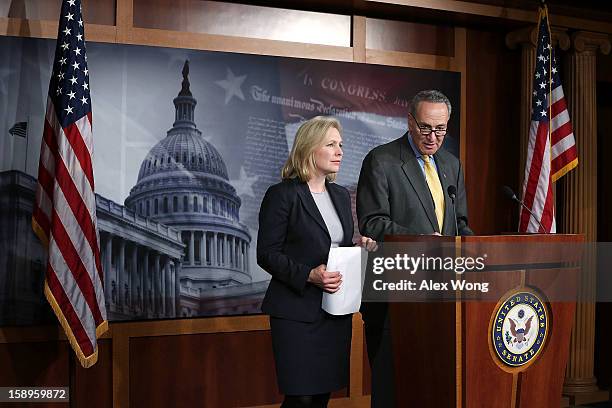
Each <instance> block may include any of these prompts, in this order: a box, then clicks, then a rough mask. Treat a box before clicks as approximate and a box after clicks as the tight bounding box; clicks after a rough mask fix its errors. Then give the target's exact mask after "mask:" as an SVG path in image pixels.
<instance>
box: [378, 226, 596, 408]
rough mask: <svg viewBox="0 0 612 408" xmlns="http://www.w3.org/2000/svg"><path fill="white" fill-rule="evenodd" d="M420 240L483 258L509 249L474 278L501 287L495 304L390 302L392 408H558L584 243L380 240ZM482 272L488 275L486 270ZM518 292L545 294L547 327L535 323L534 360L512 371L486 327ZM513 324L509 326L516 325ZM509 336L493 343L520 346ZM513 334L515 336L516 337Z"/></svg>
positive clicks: (535, 238)
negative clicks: (539, 337) (539, 340)
mask: <svg viewBox="0 0 612 408" xmlns="http://www.w3.org/2000/svg"><path fill="white" fill-rule="evenodd" d="M423 240H425V241H429V242H432V243H435V242H440V243H445V245H450V246H451V248H455V251H456V254H457V255H459V254H465V250H466V249H467V248H469V250H470V251H472V252H474V251H475V248H477V251H476V252H478V253H486V252H487V250H493V251H495V250H498V251H499V248H500V247H506V245H507V248H510V249H512V248H516V250H514V251H513V250H509V251H502V252H504V253H503V254H499V253H498V254H497V256H495V257H494V258H495V259H491V262H492V263H493V264H491V263H487V266H486V269H485V270H484V271H482V272H480V273H481V274H483V275H480V276H479V279H481V280H482V279H483V277H486V279H487V280H488V281H490V282H491V285H492V286H493V285H495V286H496V287H497V288H502V287H503V288H507V289H508V292H507V293H506V294H504V295H503V296H501V297H500V298H499V301H495V300H494V299H490V298H487V299H486V300H485V301H474V300H465V299H464V297H463V296H462V294H461V293H459V292H455V294H454V296H455V297H456V300H455V301H452V300H451V301H435V302H433V301H428V302H403V303H402V302H390V303H389V315H390V316H389V317H390V324H391V335H392V348H393V353H394V368H395V383H396V384H395V389H396V401H397V407H423V408H429V407H432V408H446V407H448V408H450V407H456V408H475V407H483V408H496V407H499V408H532V407H533V408H558V407H559V406H560V402H561V392H562V386H563V381H564V378H565V366H566V364H567V358H568V353H569V343H570V335H571V330H572V325H573V321H574V312H575V301H574V300H573V299H575V295H576V287H577V284H578V282H579V281H578V277H579V273H580V257H581V252H582V245H580V244H581V243H582V242H583V241H584V237H583V236H582V235H561V234H554V235H552V234H551V235H539V234H534V235H503V236H466V237H431V236H395V237H387V238H386V239H385V243H388V242H394V243H400V242H403V243H411V242H412V243H415V242H420V243H422V242H423ZM548 244H550V245H548ZM493 247H495V248H493ZM496 248H497V249H496ZM488 269H492V270H494V272H487V270H488ZM500 272H503V273H500ZM465 275H466V276H468V274H467V273H466V274H465ZM560 277H561V278H562V279H559V278H560ZM560 285H561V286H562V287H560ZM521 288H528V289H534V290H536V291H538V292H539V293H540V294H541V295H543V296H544V301H543V303H544V304H545V305H547V310H548V312H547V320H546V327H544V323H542V327H541V328H537V329H538V330H541V331H542V333H543V332H544V330H546V331H547V333H546V339H545V342H544V343H543V344H542V345H540V346H539V350H538V353H537V355H536V356H535V357H532V358H531V360H530V361H529V362H528V363H527V364H524V365H522V366H511V365H507V364H505V363H504V362H502V360H501V357H498V355H496V351H495V346H494V345H493V344H494V343H495V340H494V339H495V333H493V332H492V329H495V327H494V326H495V324H497V323H498V322H500V323H499V324H500V325H501V322H502V320H498V321H494V319H495V318H496V316H495V313H496V310H499V309H500V305H501V306H504V307H505V308H506V309H505V310H510V309H509V307H510V305H511V303H507V304H504V303H503V302H504V299H502V298H503V297H504V296H506V298H507V296H510V295H511V294H512V293H514V292H516V291H520V289H521ZM557 290H561V291H563V292H564V295H563V296H561V297H559V296H557V294H554V295H552V297H551V296H550V295H551V293H549V292H550V291H557ZM513 291H514V292H513ZM548 299H551V301H548ZM527 309H528V308H527ZM512 310H514V309H512ZM518 310H519V311H518V312H514V313H519V316H520V313H521V310H520V309H518ZM529 310H531V309H528V311H529ZM522 313H523V315H524V314H525V312H524V311H523V312H522ZM509 317H510V314H509V315H508V318H509ZM497 318H500V319H501V317H500V316H497ZM537 318H538V316H536V321H538V320H537ZM516 320H518V319H515V320H512V321H513V322H514V323H515V324H516ZM504 324H506V323H504ZM518 324H519V325H520V323H518ZM504 327H506V326H504ZM523 327H524V329H523V332H526V331H529V330H531V331H530V333H531V334H530V335H534V333H536V332H535V331H534V330H536V328H534V327H532V328H529V327H528V326H525V324H523ZM499 328H501V326H499ZM525 329H527V330H525ZM510 330H512V332H513V333H515V332H516V331H517V330H518V329H516V325H514V326H512V327H511V329H510ZM510 330H506V329H504V330H503V332H504V333H505V335H504V333H502V332H501V331H500V335H499V336H498V337H497V340H498V341H499V342H498V343H497V344H499V345H501V342H505V341H507V342H508V344H511V345H512V347H519V346H517V345H516V344H517V341H520V340H521V339H522V338H519V337H515V336H511V335H510V334H509V333H508V332H509V331H510ZM518 331H519V333H516V335H517V336H519V334H521V333H520V330H518ZM542 333H539V335H542ZM513 342H514V343H513ZM524 344H527V343H524ZM534 344H535V343H534Z"/></svg>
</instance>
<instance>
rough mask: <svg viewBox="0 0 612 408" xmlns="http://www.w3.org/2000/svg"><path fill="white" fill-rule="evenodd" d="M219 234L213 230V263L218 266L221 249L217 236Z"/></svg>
mask: <svg viewBox="0 0 612 408" xmlns="http://www.w3.org/2000/svg"><path fill="white" fill-rule="evenodd" d="M218 235H219V234H218V233H217V232H213V245H212V246H213V253H212V254H213V256H212V259H211V261H212V264H213V265H214V266H218V265H219V249H218V243H217V239H218V238H217V236H218Z"/></svg>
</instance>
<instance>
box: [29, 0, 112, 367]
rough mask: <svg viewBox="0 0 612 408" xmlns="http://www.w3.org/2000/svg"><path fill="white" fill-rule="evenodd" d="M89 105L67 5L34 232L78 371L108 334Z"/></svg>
mask: <svg viewBox="0 0 612 408" xmlns="http://www.w3.org/2000/svg"><path fill="white" fill-rule="evenodd" d="M91 129H92V128H91V99H90V95H89V72H88V70H87V56H86V55H85V38H84V27H83V18H82V11H81V1H80V0H64V1H62V8H61V14H60V20H59V30H58V36H57V45H56V48H55V61H54V64H53V72H52V74H51V81H50V83H49V94H48V98H47V112H46V115H45V126H44V131H43V138H42V143H41V149H40V160H39V164H38V188H37V191H36V202H35V205H34V212H33V214H32V227H33V228H34V232H36V234H37V235H38V237H39V238H40V239H41V241H42V242H43V243H44V244H45V245H46V246H47V248H48V252H49V257H48V261H47V269H46V274H45V296H46V297H47V300H48V301H49V303H50V304H51V307H52V308H53V311H54V312H55V314H56V316H57V318H58V320H59V322H60V323H61V325H62V327H63V328H64V331H65V333H66V336H67V337H68V340H69V341H70V344H71V345H72V348H73V349H74V351H75V353H76V355H77V358H78V359H79V361H80V362H81V365H82V366H83V367H90V366H92V365H93V364H95V363H96V361H97V359H98V347H97V338H98V337H99V336H100V335H102V334H103V333H104V332H105V331H106V330H107V328H108V323H107V321H106V307H105V304H104V290H103V283H102V279H103V278H102V267H101V266H100V246H99V236H98V230H97V221H96V199H95V195H94V177H93V166H92V149H93V138H92V131H91Z"/></svg>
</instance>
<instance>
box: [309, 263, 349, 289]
mask: <svg viewBox="0 0 612 408" xmlns="http://www.w3.org/2000/svg"><path fill="white" fill-rule="evenodd" d="M308 282H310V283H312V284H313V285H317V286H318V287H320V288H321V289H323V290H324V291H326V292H329V293H334V292H336V291H337V290H338V289H339V288H340V284H341V283H342V275H340V272H329V271H328V270H327V267H326V266H325V265H319V266H317V267H316V268H314V269H311V270H310V274H309V275H308Z"/></svg>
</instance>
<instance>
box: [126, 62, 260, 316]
mask: <svg viewBox="0 0 612 408" xmlns="http://www.w3.org/2000/svg"><path fill="white" fill-rule="evenodd" d="M188 75H189V62H185V65H184V67H183V83H182V88H181V91H180V92H179V94H178V96H177V97H176V98H174V106H175V110H176V114H175V121H174V124H173V126H172V128H171V129H170V130H169V131H168V132H167V135H166V137H165V138H164V139H162V140H161V141H160V142H159V143H157V144H156V145H155V146H154V147H153V148H152V149H151V150H150V151H149V153H148V155H147V156H146V157H145V159H144V161H143V162H142V164H141V166H140V172H139V174H138V182H137V183H136V185H135V186H134V187H133V188H132V190H131V192H130V195H129V197H128V198H127V199H126V200H125V206H126V207H128V208H130V209H131V210H133V211H135V212H136V213H137V214H139V215H141V216H143V217H150V218H152V219H154V220H155V221H157V222H159V223H162V224H164V225H167V226H169V227H172V228H175V229H177V230H178V231H180V237H181V241H182V242H183V244H184V245H185V255H184V258H183V260H182V265H181V271H180V274H179V275H180V276H179V282H180V290H181V294H182V296H183V297H185V298H189V297H190V296H195V297H196V298H199V293H200V292H202V291H206V290H209V289H217V288H223V287H228V286H234V285H240V284H248V283H251V274H250V273H249V256H248V254H249V247H250V242H251V236H250V235H249V231H248V228H247V227H246V226H245V225H243V224H241V223H240V218H239V210H240V204H241V200H240V197H238V196H237V195H236V189H235V188H234V187H232V185H231V184H230V183H229V178H228V173H227V168H226V166H225V163H224V161H223V158H222V157H221V155H220V154H219V152H218V151H217V150H216V149H215V147H214V146H213V145H212V144H210V143H209V142H207V141H206V140H204V138H203V137H202V133H201V132H200V131H199V130H198V129H197V127H196V124H195V121H194V111H195V107H196V104H197V101H196V99H195V98H194V97H193V95H192V93H191V90H190V84H189V76H188ZM187 303H191V302H187ZM187 309H190V308H189V307H187Z"/></svg>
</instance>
